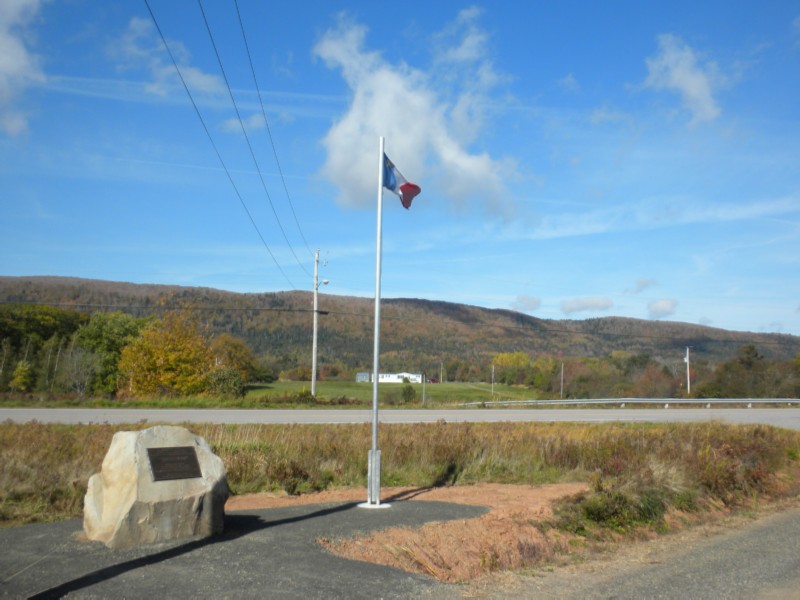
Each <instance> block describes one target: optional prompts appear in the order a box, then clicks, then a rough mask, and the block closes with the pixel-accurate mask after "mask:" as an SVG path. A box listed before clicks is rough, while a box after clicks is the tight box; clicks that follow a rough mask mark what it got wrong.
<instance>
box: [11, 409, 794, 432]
mask: <svg viewBox="0 0 800 600" xmlns="http://www.w3.org/2000/svg"><path fill="white" fill-rule="evenodd" d="M9 419H10V420H12V421H15V422H18V423H25V422H28V421H32V420H37V421H40V422H42V423H138V422H140V421H146V422H150V423H371V422H372V411H371V410H315V409H297V410H234V409H231V410H227V409H223V410H216V409H129V408H116V409H115V408H39V409H37V408H0V422H3V421H6V420H9ZM379 419H380V421H381V422H382V423H433V422H436V421H447V422H450V423H457V422H473V423H475V422H499V421H519V422H524V421H540V422H554V421H578V422H589V423H608V422H612V421H625V422H652V423H678V422H683V423H685V422H693V421H708V420H719V421H724V422H727V423H749V424H756V423H760V424H764V425H775V426H777V427H786V428H789V429H797V430H800V408H788V407H785V408H668V409H664V408H658V409H646V408H635V409H631V408H605V409H579V408H565V409H444V410H398V409H383V410H381V411H380V413H379Z"/></svg>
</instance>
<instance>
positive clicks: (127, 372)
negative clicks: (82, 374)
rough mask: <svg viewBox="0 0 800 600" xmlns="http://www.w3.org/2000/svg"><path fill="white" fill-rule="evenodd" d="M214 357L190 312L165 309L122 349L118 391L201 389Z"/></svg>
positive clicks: (172, 392) (155, 392) (174, 392)
mask: <svg viewBox="0 0 800 600" xmlns="http://www.w3.org/2000/svg"><path fill="white" fill-rule="evenodd" d="M213 365H214V357H213V354H212V352H211V348H210V346H209V343H208V340H207V339H206V337H205V336H204V335H203V332H202V331H201V329H200V325H199V324H198V322H197V320H196V319H195V318H194V316H193V315H192V314H191V313H190V312H189V311H186V310H182V311H169V312H166V313H165V314H164V316H163V317H162V318H161V319H160V320H157V321H154V322H152V323H151V324H150V325H148V326H147V327H146V328H145V329H144V330H143V331H142V333H141V335H139V337H137V338H136V339H134V340H133V341H132V342H131V343H130V344H129V345H127V346H125V348H123V349H122V352H121V356H120V362H119V370H120V372H121V373H122V374H123V375H124V377H125V381H126V383H127V385H126V386H125V389H124V390H122V391H126V392H129V393H133V394H142V395H148V396H153V395H161V396H185V395H191V394H197V393H201V392H203V391H205V389H206V387H207V385H208V374H209V372H210V371H211V370H212V368H213Z"/></svg>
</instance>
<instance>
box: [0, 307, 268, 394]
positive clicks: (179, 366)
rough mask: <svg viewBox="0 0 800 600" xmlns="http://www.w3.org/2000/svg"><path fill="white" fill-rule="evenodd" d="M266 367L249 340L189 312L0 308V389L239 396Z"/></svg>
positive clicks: (261, 375) (263, 377)
mask: <svg viewBox="0 0 800 600" xmlns="http://www.w3.org/2000/svg"><path fill="white" fill-rule="evenodd" d="M271 377H272V373H271V372H270V371H269V369H264V368H263V367H261V366H260V365H259V363H258V361H257V360H256V359H255V357H254V355H253V353H252V351H251V350H250V348H249V346H247V344H246V343H245V342H243V341H242V340H240V339H238V338H235V337H233V336H231V335H229V334H226V333H221V334H216V335H210V334H209V333H208V330H207V328H206V327H205V326H204V325H203V324H202V323H201V321H200V320H199V319H198V318H197V317H196V315H194V313H192V312H191V311H190V310H177V311H167V312H164V313H163V314H161V316H158V317H134V316H132V315H129V314H125V313H121V312H95V313H93V314H91V315H86V314H84V313H80V312H77V311H74V310H69V309H60V308H53V307H47V306H31V305H5V306H2V307H0V391H2V392H46V393H59V394H63V393H74V394H77V395H79V396H106V397H109V396H120V395H122V396H124V395H133V396H137V395H138V396H151V397H165V396H186V395H192V394H204V393H206V394H213V395H222V396H226V395H237V396H238V395H242V394H243V393H244V390H245V385H246V384H247V383H248V382H250V381H252V380H253V379H259V378H260V379H270V378H271Z"/></svg>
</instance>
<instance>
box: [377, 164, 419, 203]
mask: <svg viewBox="0 0 800 600" xmlns="http://www.w3.org/2000/svg"><path fill="white" fill-rule="evenodd" d="M383 187H385V188H386V189H387V190H389V191H391V192H394V193H395V194H397V195H398V196H399V197H400V202H401V203H402V204H403V207H404V208H406V209H408V208H409V207H410V206H411V201H412V200H413V199H414V198H415V197H416V195H417V194H419V193H420V192H421V191H422V188H420V187H419V186H418V185H417V184H416V183H410V182H409V181H408V180H406V178H405V177H403V175H402V174H401V173H400V171H398V170H397V167H395V166H394V163H393V162H392V161H391V160H389V157H388V156H386V154H384V155H383Z"/></svg>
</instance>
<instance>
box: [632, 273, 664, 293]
mask: <svg viewBox="0 0 800 600" xmlns="http://www.w3.org/2000/svg"><path fill="white" fill-rule="evenodd" d="M654 285H658V282H657V281H656V280H655V279H650V278H649V277H640V278H639V279H637V280H636V284H635V285H634V286H633V288H629V289H626V290H625V293H626V294H640V293H642V292H643V291H644V290H646V289H647V288H649V287H653V286H654Z"/></svg>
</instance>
